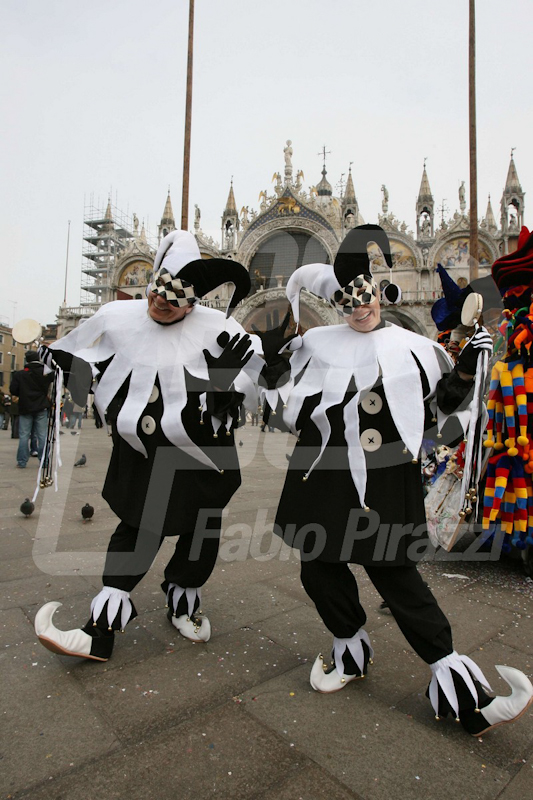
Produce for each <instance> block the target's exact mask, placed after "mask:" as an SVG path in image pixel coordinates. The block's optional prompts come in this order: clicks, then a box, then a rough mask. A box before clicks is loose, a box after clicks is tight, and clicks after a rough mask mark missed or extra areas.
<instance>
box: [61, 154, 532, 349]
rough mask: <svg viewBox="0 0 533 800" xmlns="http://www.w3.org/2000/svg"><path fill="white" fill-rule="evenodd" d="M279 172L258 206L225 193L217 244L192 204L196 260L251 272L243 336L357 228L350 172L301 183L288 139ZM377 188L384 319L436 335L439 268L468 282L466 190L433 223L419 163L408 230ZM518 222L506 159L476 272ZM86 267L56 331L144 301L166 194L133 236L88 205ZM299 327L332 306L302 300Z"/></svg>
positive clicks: (273, 318) (278, 314) (279, 310)
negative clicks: (154, 223)
mask: <svg viewBox="0 0 533 800" xmlns="http://www.w3.org/2000/svg"><path fill="white" fill-rule="evenodd" d="M280 162H282V163H283V167H282V169H280V171H277V172H274V176H273V179H272V191H271V193H268V192H267V191H266V190H264V191H261V192H260V194H259V208H258V209H257V210H250V208H249V207H248V206H242V207H241V209H240V210H239V209H238V205H237V203H236V200H235V194H234V188H233V184H231V186H230V188H229V193H228V198H227V201H226V206H225V208H224V210H223V213H222V218H221V235H220V240H219V241H215V240H214V239H213V238H211V237H210V236H207V235H206V234H205V233H204V232H203V231H202V225H201V214H200V210H199V208H198V206H195V214H194V234H195V236H196V239H197V242H198V246H199V248H200V252H201V254H202V257H203V258H204V259H206V260H208V259H210V258H215V257H216V258H219V257H222V258H228V259H234V260H235V261H238V262H239V263H241V264H243V265H244V266H245V267H246V268H247V269H248V270H249V273H250V279H251V291H250V294H249V296H248V297H247V298H246V299H245V300H244V301H242V303H240V305H239V306H238V307H237V309H236V311H235V312H234V316H235V317H236V318H237V319H238V321H239V322H241V323H242V324H243V326H244V327H245V328H246V329H248V330H250V329H251V326H252V325H256V326H257V327H259V328H264V327H267V326H270V325H272V324H276V323H277V321H278V320H280V319H281V318H282V317H283V315H284V314H285V312H286V310H287V309H288V302H287V298H286V295H285V287H286V284H287V280H288V278H289V277H290V275H291V274H292V272H293V271H294V270H295V269H296V268H297V267H299V266H301V265H302V264H308V263H333V261H334V259H335V255H336V253H337V250H338V248H339V245H340V243H341V241H342V240H343V238H344V237H345V235H346V234H347V232H348V231H349V230H350V229H351V228H353V227H355V226H357V225H361V224H363V223H364V222H365V221H374V220H365V219H363V216H362V214H361V211H360V209H359V204H358V201H357V195H356V191H355V186H354V181H353V177H352V172H351V168H350V169H349V171H348V178H347V180H346V182H345V184H344V185H343V187H342V190H341V191H340V192H339V193H338V194H337V195H335V194H334V192H333V188H332V186H331V184H330V183H329V181H328V178H327V172H326V167H325V164H324V167H323V169H322V177H321V179H320V180H319V181H317V182H316V183H315V184H314V185H312V186H307V188H306V187H304V183H303V172H302V170H299V169H298V170H297V169H295V168H294V167H293V148H292V143H291V142H290V141H287V143H286V145H285V147H284V148H283V152H282V153H281V152H280ZM381 191H382V213H381V214H380V215H379V219H378V222H379V224H380V225H381V226H382V227H383V228H384V229H385V230H386V231H387V233H388V236H389V239H390V242H391V250H392V260H393V270H392V271H391V270H389V268H388V266H387V265H386V264H380V263H379V262H376V261H374V262H373V270H374V275H375V277H376V278H377V280H378V282H379V284H380V287H381V289H383V288H384V287H385V286H386V285H387V283H389V282H394V283H395V284H397V285H398V286H399V287H400V288H401V300H400V302H399V303H398V304H396V305H388V306H385V307H384V308H383V312H382V313H383V316H384V317H385V318H387V319H389V320H390V321H391V322H395V323H397V324H399V325H402V326H403V327H405V328H408V329H410V330H413V331H416V332H417V333H422V334H424V335H428V336H430V337H432V338H434V337H435V335H436V331H435V328H434V325H433V323H432V320H431V315H430V309H431V306H432V304H433V302H434V301H435V299H437V298H438V297H440V296H441V284H440V279H439V277H438V274H437V273H436V272H435V269H436V266H437V264H439V263H440V264H442V265H443V266H444V267H445V268H446V269H447V270H448V272H449V274H450V275H451V277H452V278H453V279H454V280H455V281H456V282H457V283H458V284H459V285H466V283H467V282H468V275H469V230H470V221H469V216H468V213H467V211H466V201H465V190H464V184H463V185H462V186H461V188H460V189H459V195H458V209H457V210H456V211H455V213H454V214H453V216H452V217H451V218H450V219H448V220H445V219H444V216H443V215H442V216H441V219H440V220H437V219H436V210H435V201H434V198H433V195H432V192H431V188H430V183H429V178H428V174H427V171H426V166H425V164H424V167H423V171H422V178H421V182H420V188H419V191H418V197H417V201H416V208H415V209H413V210H414V212H415V214H416V226H415V229H414V230H413V231H410V230H408V226H407V225H406V224H405V222H400V221H399V220H397V219H396V217H395V216H394V214H393V213H392V211H391V210H390V209H389V196H388V192H387V189H386V186H382V187H381ZM523 218H524V192H523V191H522V188H521V186H520V182H519V179H518V174H517V170H516V166H515V163H514V159H513V156H512V155H511V160H510V164H509V168H508V174H507V179H506V182H505V188H504V190H503V194H502V198H501V202H500V219H499V221H498V222H496V218H495V216H494V213H493V210H492V205H491V201H490V198H489V200H488V204H487V209H486V213H485V216H484V217H483V218H482V219H481V221H480V222H479V274H480V277H482V276H484V275H486V274H488V273H489V272H490V267H491V265H492V263H493V261H495V260H496V259H497V258H498V257H499V256H500V255H502V254H503V253H507V252H512V251H513V250H514V249H516V242H517V238H518V233H519V231H520V227H521V226H522V224H523ZM84 226H85V228H84V240H85V247H84V252H83V256H84V265H83V268H82V273H83V280H82V297H83V298H84V300H83V301H82V303H81V305H80V307H79V308H77V309H68V308H63V309H61V311H60V314H59V319H58V322H59V335H64V334H65V333H66V332H68V330H70V329H71V328H72V327H74V326H75V325H76V324H78V321H79V319H80V318H82V317H86V316H88V315H90V314H93V313H94V312H95V311H96V310H97V309H98V308H99V307H100V305H102V304H103V303H105V302H108V301H109V300H115V299H121V300H131V299H136V298H142V297H144V296H145V291H146V287H147V285H148V283H149V281H150V277H151V274H152V266H153V259H154V255H155V250H156V249H157V243H158V241H159V240H160V239H161V238H162V237H163V236H165V235H166V234H167V233H169V232H170V231H171V230H174V229H175V227H176V224H175V219H174V213H173V210H172V203H171V198H170V194H169V195H168V197H167V199H166V203H165V208H164V212H163V216H162V218H161V221H160V224H159V226H158V236H157V237H155V236H154V237H150V236H149V235H148V234H147V233H146V231H145V230H144V226H143V227H142V229H141V230H140V231H139V220H138V218H137V216H136V215H135V214H133V217H132V218H131V219H130V218H129V217H128V216H124V215H122V214H121V212H119V211H118V209H116V208H114V207H112V205H111V203H110V202H109V203H108V205H107V208H106V210H105V212H104V211H102V212H99V211H98V209H96V208H90V209H86V213H85V219H84ZM229 293H230V287H224V286H222V287H220V288H219V289H218V290H216V291H215V292H213V293H211V295H208V296H207V297H206V298H204V300H203V301H202V302H204V303H206V304H208V305H211V306H213V307H220V308H225V307H226V300H227V297H228V296H229ZM301 305H302V315H301V326H302V329H303V330H305V329H307V328H310V327H315V326H317V325H324V324H326V325H330V324H337V323H338V322H339V317H338V315H337V313H336V311H335V310H334V309H333V307H332V306H331V305H330V304H329V303H327V302H325V301H324V300H322V299H321V298H318V297H317V296H315V295H312V294H310V293H306V292H303V293H302V298H301Z"/></svg>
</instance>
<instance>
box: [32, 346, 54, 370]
mask: <svg viewBox="0 0 533 800" xmlns="http://www.w3.org/2000/svg"><path fill="white" fill-rule="evenodd" d="M37 355H38V356H39V361H42V362H43V364H46V366H47V367H48V368H49V369H55V368H56V367H57V362H56V361H55V360H54V351H53V350H51V349H50V348H49V347H47V346H46V345H45V344H41V345H39V347H38V348H37Z"/></svg>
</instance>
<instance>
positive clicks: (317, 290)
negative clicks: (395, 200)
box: [287, 225, 401, 324]
mask: <svg viewBox="0 0 533 800" xmlns="http://www.w3.org/2000/svg"><path fill="white" fill-rule="evenodd" d="M370 242H375V243H376V244H377V245H378V246H379V248H380V249H381V251H382V253H383V255H384V257H385V261H386V263H387V265H388V267H389V269H392V257H391V251H390V242H389V238H388V236H387V234H386V233H385V231H384V230H383V228H380V226H379V225H360V226H359V227H357V228H353V229H352V230H351V231H350V232H349V233H348V234H347V235H346V237H345V238H344V239H343V241H342V243H341V246H340V247H339V250H338V253H337V255H336V256H335V261H334V263H333V264H305V265H304V266H302V267H299V268H298V269H297V270H295V271H294V272H293V274H292V275H291V277H290V278H289V281H288V283H287V297H288V299H289V302H290V304H291V306H292V313H293V317H294V321H295V322H296V324H298V322H299V320H300V292H301V290H302V289H307V291H309V292H312V293H313V294H317V295H319V297H322V298H324V300H333V302H335V303H339V301H340V302H342V301H344V303H345V305H344V306H343V307H344V308H345V309H346V311H347V312H349V313H351V311H352V309H353V308H354V307H355V306H356V305H363V304H366V303H370V302H372V300H373V299H374V297H379V289H378V286H377V283H376V281H375V280H374V278H373V277H372V270H371V267H370V261H369V258H368V252H367V246H368V244H369V243H370ZM389 287H391V290H392V289H397V296H396V298H395V299H394V300H385V302H398V301H399V299H400V296H401V292H400V290H399V287H396V286H394V285H393V284H389ZM389 287H387V288H389Z"/></svg>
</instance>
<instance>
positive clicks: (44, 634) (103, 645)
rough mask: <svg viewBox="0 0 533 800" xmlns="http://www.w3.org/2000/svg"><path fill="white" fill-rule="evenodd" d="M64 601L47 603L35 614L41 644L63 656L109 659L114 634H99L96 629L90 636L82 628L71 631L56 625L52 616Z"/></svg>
mask: <svg viewBox="0 0 533 800" xmlns="http://www.w3.org/2000/svg"><path fill="white" fill-rule="evenodd" d="M61 605H62V603H58V602H53V603H45V605H44V606H43V607H42V608H40V609H39V611H38V612H37V614H36V616H35V633H36V634H37V636H38V637H39V641H40V642H41V644H42V645H43V646H44V647H46V649H47V650H51V651H52V653H58V654H59V655H61V656H77V657H79V658H90V659H92V660H93V661H107V660H108V658H109V657H110V656H111V653H112V651H113V643H114V636H113V635H112V634H111V635H99V633H100V632H99V631H97V630H96V629H95V635H94V636H90V635H89V634H88V633H85V631H83V630H82V629H81V628H75V629H74V630H71V631H60V630H58V628H56V627H55V625H54V623H53V621H52V617H53V616H54V614H55V612H56V611H57V609H58V608H60V607H61Z"/></svg>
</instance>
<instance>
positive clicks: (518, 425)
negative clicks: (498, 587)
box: [483, 227, 533, 552]
mask: <svg viewBox="0 0 533 800" xmlns="http://www.w3.org/2000/svg"><path fill="white" fill-rule="evenodd" d="M492 277H493V279H494V281H495V283H496V285H497V286H498V288H499V290H500V292H501V295H502V299H503V305H504V311H503V320H502V322H501V324H500V327H499V330H500V333H501V335H502V336H503V338H504V342H505V355H504V356H503V358H502V359H501V360H500V361H497V362H496V364H495V365H494V367H493V369H492V373H491V381H490V388H489V401H488V404H487V407H488V412H489V423H488V426H487V438H486V440H485V443H484V444H485V446H486V447H488V448H491V455H490V457H489V462H488V467H487V480H486V487H485V496H484V504H483V528H484V529H485V530H486V531H487V538H488V539H490V538H492V537H493V536H494V534H495V531H496V530H497V529H498V523H499V526H500V527H501V530H502V532H503V534H504V538H503V541H502V549H503V550H504V551H505V552H508V551H509V550H510V549H511V546H514V547H517V548H518V549H525V548H526V547H528V546H533V483H532V474H533V449H532V436H533V360H532V357H533V350H532V345H533V305H532V299H533V298H532V295H533V234H532V233H530V232H529V231H528V229H527V228H525V227H524V228H522V230H521V232H520V236H519V239H518V248H517V250H516V251H515V252H514V253H509V254H508V255H506V256H503V257H502V258H500V259H498V260H497V261H495V262H494V264H493V266H492Z"/></svg>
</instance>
